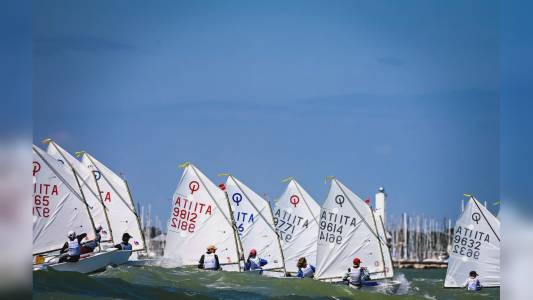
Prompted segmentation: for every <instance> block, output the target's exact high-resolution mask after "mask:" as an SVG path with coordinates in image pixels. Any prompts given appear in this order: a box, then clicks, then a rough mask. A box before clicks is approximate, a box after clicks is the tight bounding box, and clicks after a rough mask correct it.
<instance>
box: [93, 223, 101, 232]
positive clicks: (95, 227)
mask: <svg viewBox="0 0 533 300" xmlns="http://www.w3.org/2000/svg"><path fill="white" fill-rule="evenodd" d="M94 229H95V230H96V232H100V231H102V225H100V224H96V226H94Z"/></svg>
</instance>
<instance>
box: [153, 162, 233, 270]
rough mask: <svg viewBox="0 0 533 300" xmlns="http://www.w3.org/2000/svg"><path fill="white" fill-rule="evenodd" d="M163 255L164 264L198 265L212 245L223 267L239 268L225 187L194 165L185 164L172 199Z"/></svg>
mask: <svg viewBox="0 0 533 300" xmlns="http://www.w3.org/2000/svg"><path fill="white" fill-rule="evenodd" d="M167 229H168V230H167V237H166V244H165V250H164V256H163V262H164V264H163V265H165V266H169V267H175V266H192V265H194V266H196V265H198V261H199V259H200V256H201V255H202V254H204V253H205V252H206V248H207V247H208V246H209V245H214V246H215V247H216V248H217V251H216V254H217V255H218V257H219V262H220V263H221V264H222V268H223V269H226V270H228V269H231V270H236V269H237V268H238V267H239V257H240V251H239V246H238V245H239V241H238V236H237V233H236V232H235V227H234V223H233V220H232V212H231V208H230V205H229V203H228V200H227V199H226V196H225V194H224V192H222V190H220V188H219V187H217V186H216V185H215V184H214V183H213V182H212V181H211V180H209V178H207V176H205V175H204V174H203V173H202V172H201V171H200V170H198V169H197V168H196V167H195V166H193V165H192V164H186V166H185V167H184V170H183V174H182V176H181V179H180V181H179V183H178V186H177V188H176V191H175V192H174V196H173V199H172V208H171V212H170V219H169V221H168V227H167Z"/></svg>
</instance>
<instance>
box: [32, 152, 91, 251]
mask: <svg viewBox="0 0 533 300" xmlns="http://www.w3.org/2000/svg"><path fill="white" fill-rule="evenodd" d="M32 149H33V170H32V174H33V195H32V200H33V201H32V202H33V254H38V253H45V252H51V251H55V250H59V249H60V248H61V247H62V246H63V244H64V243H65V242H66V241H67V233H68V232H69V231H70V230H74V231H75V232H76V233H77V234H81V233H87V236H88V239H94V236H95V234H94V228H93V226H92V223H91V219H90V215H89V212H88V210H87V206H86V204H85V202H84V201H83V199H82V197H81V196H80V195H79V194H78V193H79V189H78V187H77V184H76V179H75V178H74V175H73V174H72V173H71V172H65V170H64V169H63V166H62V165H61V163H60V162H58V161H57V160H55V159H54V158H53V157H51V156H50V155H48V154H47V153H46V152H44V151H43V150H41V149H40V148H38V147H37V146H35V145H34V146H33V147H32Z"/></svg>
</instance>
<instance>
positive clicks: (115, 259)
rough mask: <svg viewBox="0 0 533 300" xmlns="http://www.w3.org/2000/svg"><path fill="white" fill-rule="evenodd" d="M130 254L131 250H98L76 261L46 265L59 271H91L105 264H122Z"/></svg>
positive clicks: (102, 267)
mask: <svg viewBox="0 0 533 300" xmlns="http://www.w3.org/2000/svg"><path fill="white" fill-rule="evenodd" d="M91 254H92V253H91ZM130 255H131V251H122V250H113V251H108V252H98V253H94V254H92V255H89V256H86V257H82V258H80V260H79V261H77V262H62V263H57V264H51V265H48V266H47V267H48V268H51V269H54V270H56V271H61V272H78V273H92V272H96V271H100V270H104V269H105V268H106V267H107V266H118V265H122V264H124V263H126V262H128V259H129V257H130Z"/></svg>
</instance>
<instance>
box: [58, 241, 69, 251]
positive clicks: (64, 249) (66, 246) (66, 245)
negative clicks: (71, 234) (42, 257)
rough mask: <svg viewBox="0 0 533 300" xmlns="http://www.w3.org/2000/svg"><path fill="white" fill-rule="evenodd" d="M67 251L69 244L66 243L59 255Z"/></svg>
mask: <svg viewBox="0 0 533 300" xmlns="http://www.w3.org/2000/svg"><path fill="white" fill-rule="evenodd" d="M67 249H68V242H65V244H63V247H61V249H60V250H59V253H61V254H63V253H65V252H67Z"/></svg>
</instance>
